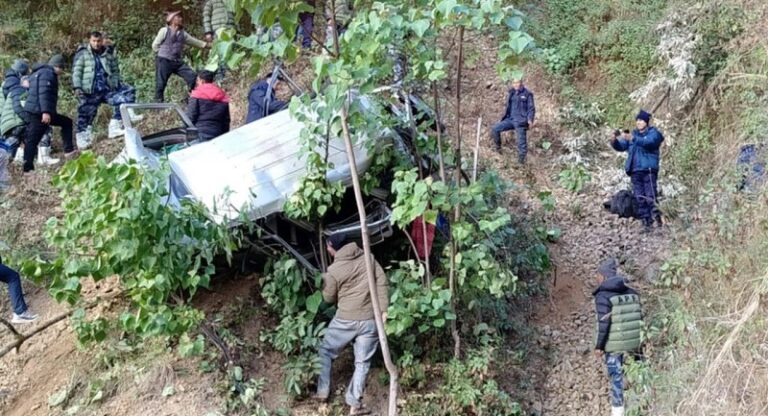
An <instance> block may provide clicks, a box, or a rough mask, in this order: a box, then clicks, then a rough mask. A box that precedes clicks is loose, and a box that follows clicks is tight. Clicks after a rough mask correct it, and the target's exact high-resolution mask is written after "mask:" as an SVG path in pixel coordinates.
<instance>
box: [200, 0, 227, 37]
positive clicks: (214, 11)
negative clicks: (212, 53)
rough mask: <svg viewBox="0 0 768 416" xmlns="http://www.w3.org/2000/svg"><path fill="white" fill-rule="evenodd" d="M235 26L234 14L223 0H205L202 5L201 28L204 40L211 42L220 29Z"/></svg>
mask: <svg viewBox="0 0 768 416" xmlns="http://www.w3.org/2000/svg"><path fill="white" fill-rule="evenodd" d="M234 27H235V14H234V13H232V11H231V10H230V9H229V7H227V3H226V2H225V1H224V0H207V1H206V2H205V6H203V30H205V40H206V41H208V42H212V41H213V38H214V37H215V36H216V34H217V33H218V31H219V30H221V29H232V28H234Z"/></svg>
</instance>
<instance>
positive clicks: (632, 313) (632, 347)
mask: <svg viewBox="0 0 768 416" xmlns="http://www.w3.org/2000/svg"><path fill="white" fill-rule="evenodd" d="M610 301H611V314H610V316H605V317H603V319H610V320H611V326H610V330H609V331H608V342H606V344H605V352H630V351H637V350H639V349H640V343H641V342H640V331H641V330H642V328H643V315H642V312H641V311H640V296H638V295H630V294H626V295H616V296H613V297H611V298H610Z"/></svg>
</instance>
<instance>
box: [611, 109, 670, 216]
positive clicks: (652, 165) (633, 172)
mask: <svg viewBox="0 0 768 416" xmlns="http://www.w3.org/2000/svg"><path fill="white" fill-rule="evenodd" d="M636 121H637V128H636V129H635V130H634V131H632V137H631V138H629V139H626V138H616V137H614V138H613V140H611V146H612V147H613V148H614V150H616V151H618V152H627V153H628V155H627V162H626V163H625V165H624V170H625V171H626V172H627V175H629V176H630V177H631V178H632V193H633V194H634V196H635V202H636V209H637V212H636V214H637V217H638V218H640V219H641V220H642V221H643V225H644V226H645V228H646V230H650V229H651V227H652V226H653V222H654V219H655V220H656V222H657V223H658V225H659V227H661V225H662V221H661V212H660V211H659V210H658V208H657V207H656V202H657V199H658V178H659V155H660V147H661V143H662V142H663V141H664V136H663V135H662V134H661V132H660V131H659V130H658V129H657V128H656V127H653V126H651V125H650V121H651V114H650V113H648V112H646V111H645V110H640V113H638V115H637V117H636Z"/></svg>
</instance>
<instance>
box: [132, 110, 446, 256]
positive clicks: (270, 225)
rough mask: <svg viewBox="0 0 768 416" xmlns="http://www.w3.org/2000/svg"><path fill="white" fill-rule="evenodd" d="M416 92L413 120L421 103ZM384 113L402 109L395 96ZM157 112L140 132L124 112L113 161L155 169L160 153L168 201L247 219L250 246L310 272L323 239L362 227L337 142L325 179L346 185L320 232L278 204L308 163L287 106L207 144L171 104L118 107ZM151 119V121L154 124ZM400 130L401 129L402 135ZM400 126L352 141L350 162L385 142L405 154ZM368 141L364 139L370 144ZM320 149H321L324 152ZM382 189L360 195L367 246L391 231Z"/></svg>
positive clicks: (365, 164)
mask: <svg viewBox="0 0 768 416" xmlns="http://www.w3.org/2000/svg"><path fill="white" fill-rule="evenodd" d="M416 100H418V99H417V98H416V97H412V98H411V104H417V105H418V106H419V107H418V108H420V109H421V110H420V111H421V113H419V114H420V117H421V118H425V117H432V115H431V114H426V112H425V111H429V109H428V107H427V106H425V105H424V104H423V103H421V102H420V101H416ZM396 101H397V102H396V103H395V104H393V108H392V109H391V112H392V113H393V114H394V115H397V114H398V112H402V111H403V110H402V108H400V109H398V108H397V104H398V103H400V104H401V103H402V100H396ZM129 111H131V112H135V113H138V114H142V115H148V117H147V119H150V120H151V119H152V118H153V116H157V117H158V118H159V119H160V120H162V122H161V123H160V124H162V125H163V126H164V127H162V128H161V131H145V130H148V128H146V127H144V126H146V125H147V124H152V123H146V120H145V123H142V124H140V125H134V124H132V123H131V122H130V117H124V118H123V119H124V120H125V127H126V134H125V148H124V149H123V151H122V153H121V154H120V155H119V156H118V160H119V161H127V160H136V161H138V162H140V163H141V164H143V165H144V166H146V167H147V168H150V169H157V168H159V167H160V165H161V160H162V159H163V158H166V157H167V160H168V165H169V168H170V174H169V179H168V180H169V196H168V203H169V204H174V205H176V204H178V203H179V201H181V200H182V199H193V200H195V201H198V202H199V203H201V204H203V205H204V206H205V207H206V208H207V210H208V212H209V215H210V217H211V219H212V220H213V221H216V222H218V223H221V224H227V225H229V226H233V227H234V226H238V225H239V224H241V223H242V220H244V219H247V220H249V221H250V222H251V223H253V224H255V225H256V227H257V231H258V232H257V234H256V235H255V236H254V237H253V238H251V239H250V244H251V245H252V247H253V248H255V249H256V250H257V251H258V252H260V253H263V254H265V255H269V256H273V255H277V254H279V253H283V252H288V253H289V254H291V255H292V256H293V257H295V258H296V259H297V260H298V261H299V262H300V263H301V264H302V265H303V266H304V267H306V268H308V269H310V270H317V269H318V268H319V267H320V266H321V265H323V264H326V262H327V258H325V257H324V256H326V254H325V249H324V240H325V239H326V238H329V237H331V236H333V235H338V234H341V235H344V236H345V237H348V238H349V239H351V240H359V237H360V232H361V225H360V222H359V217H358V213H357V208H356V205H355V203H354V200H353V195H352V190H351V185H352V177H351V170H350V166H349V163H348V159H347V152H346V148H345V145H344V142H343V140H341V139H339V138H335V137H330V138H329V139H328V146H327V160H328V162H330V163H331V165H332V168H331V169H329V171H328V172H327V179H328V181H329V182H331V183H336V182H340V183H342V184H343V185H344V186H345V187H346V194H345V196H344V199H343V201H342V204H341V210H340V211H339V212H334V211H333V210H329V211H328V212H327V213H326V215H325V216H324V218H323V224H324V226H323V227H322V229H321V228H320V227H318V226H317V225H316V224H311V223H308V222H305V221H301V220H296V219H293V218H290V217H288V216H287V215H286V214H285V213H284V211H283V208H284V206H285V204H286V202H287V201H288V200H289V198H290V197H291V195H293V194H294V192H296V191H297V189H299V186H300V183H301V180H302V178H303V177H304V176H305V175H306V173H307V160H306V157H304V156H305V155H304V154H303V152H304V150H303V147H302V142H301V139H300V135H301V130H302V128H303V124H302V123H301V122H299V121H297V120H295V119H294V118H293V117H292V116H291V114H290V112H289V111H287V110H286V111H280V112H277V113H275V114H272V115H269V116H267V117H264V118H261V119H259V120H256V121H254V122H252V123H249V124H246V125H243V126H241V127H239V128H237V129H234V130H232V131H230V132H228V133H226V134H224V135H222V136H219V137H217V138H215V139H213V140H210V141H200V140H198V138H197V130H196V128H195V127H194V126H193V125H192V122H191V121H190V120H189V118H188V117H187V116H186V114H185V113H184V112H183V111H182V110H181V108H179V106H177V105H175V104H124V105H122V106H121V112H122V113H123V114H124V115H127V114H128V112H129ZM157 124H158V123H155V125H157ZM404 132H406V133H404ZM405 134H407V130H405V129H399V128H394V129H382V130H381V131H380V134H379V137H374V138H370V139H369V140H373V141H374V143H373V145H372V146H368V145H366V143H356V144H355V146H354V153H355V161H356V165H357V170H358V172H359V173H360V174H361V175H362V174H363V173H364V172H365V171H366V170H367V169H368V168H369V167H370V166H371V163H372V162H373V157H374V155H373V154H371V153H373V152H370V151H369V150H368V149H375V148H377V146H383V145H392V146H394V148H395V149H400V150H401V151H405V152H410V150H408V149H412V146H411V139H410V137H404V135H405ZM369 144H370V143H369ZM323 151H324V152H325V151H326V150H325V149H323ZM388 197H389V193H388V192H387V191H386V190H384V189H375V190H374V191H372V192H370V193H369V195H368V196H366V197H365V198H366V200H365V203H366V212H367V223H368V233H369V235H370V238H371V243H372V244H378V243H381V242H382V241H384V240H385V239H387V238H388V237H390V236H391V235H392V234H393V229H392V225H391V221H390V217H391V210H390V208H389V207H388V204H387V200H388Z"/></svg>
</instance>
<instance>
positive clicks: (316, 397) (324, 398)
mask: <svg viewBox="0 0 768 416" xmlns="http://www.w3.org/2000/svg"><path fill="white" fill-rule="evenodd" d="M310 400H312V401H314V402H318V403H327V402H328V395H327V394H326V395H322V394H319V393H315V394H313V395H312V396H310Z"/></svg>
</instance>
